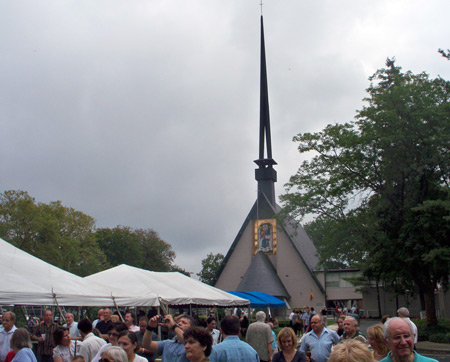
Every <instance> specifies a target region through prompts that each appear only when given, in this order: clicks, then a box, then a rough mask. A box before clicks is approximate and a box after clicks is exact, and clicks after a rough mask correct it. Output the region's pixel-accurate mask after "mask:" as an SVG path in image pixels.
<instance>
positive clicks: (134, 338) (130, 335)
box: [117, 329, 139, 352]
mask: <svg viewBox="0 0 450 362" xmlns="http://www.w3.org/2000/svg"><path fill="white" fill-rule="evenodd" d="M125 336H126V337H128V338H129V339H130V341H131V344H134V343H136V348H135V349H134V351H135V352H136V350H137V349H138V348H139V342H138V339H137V336H136V333H134V332H131V331H129V330H128V329H127V330H126V331H122V332H120V333H119V337H117V339H119V338H120V337H125Z"/></svg>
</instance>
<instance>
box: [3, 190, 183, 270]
mask: <svg viewBox="0 0 450 362" xmlns="http://www.w3.org/2000/svg"><path fill="white" fill-rule="evenodd" d="M0 237H2V238H4V239H5V240H7V241H8V242H10V243H12V244H13V245H15V246H17V247H18V248H20V249H22V250H24V251H26V252H28V253H30V254H32V255H34V256H36V257H38V258H40V259H42V260H45V261H46V262H48V263H50V264H53V265H55V266H58V267H60V268H62V269H64V270H67V271H70V272H72V273H75V274H78V275H80V276H86V275H90V274H93V273H96V272H99V271H101V270H104V269H107V268H109V267H110V266H116V265H120V264H129V265H132V266H136V267H138V268H143V269H148V270H153V271H179V272H182V273H184V274H186V275H190V274H189V273H188V272H187V271H185V270H184V269H182V268H180V267H179V266H177V265H175V264H174V260H175V256H176V254H175V252H174V251H173V250H172V247H171V245H170V244H169V243H167V242H165V241H164V240H162V239H161V238H160V237H159V235H158V233H157V232H156V231H154V230H152V229H147V230H144V229H131V228H129V227H124V226H117V227H115V228H113V229H109V228H101V229H98V230H96V229H95V220H94V218H92V217H91V216H88V215H86V214H84V213H82V212H80V211H76V210H74V209H73V208H70V207H65V206H63V205H62V204H61V202H60V201H55V202H50V203H49V204H44V203H37V202H36V200H35V199H34V198H33V197H31V196H30V195H29V194H28V193H27V192H25V191H5V192H4V193H2V194H0Z"/></svg>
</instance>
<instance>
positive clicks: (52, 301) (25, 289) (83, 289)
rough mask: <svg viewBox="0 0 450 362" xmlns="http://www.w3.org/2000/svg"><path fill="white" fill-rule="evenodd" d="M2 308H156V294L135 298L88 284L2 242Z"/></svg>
mask: <svg viewBox="0 0 450 362" xmlns="http://www.w3.org/2000/svg"><path fill="white" fill-rule="evenodd" d="M0 273H1V275H2V278H0V304H3V305H14V304H18V305H60V306H74V307H77V306H86V307H89V306H114V302H116V304H117V305H118V306H157V305H159V302H158V298H157V297H156V295H155V294H154V293H150V292H147V293H145V294H141V295H136V294H135V293H130V292H128V291H125V290H122V289H119V288H111V287H106V286H104V285H101V284H98V283H95V282H92V281H89V280H85V279H84V278H81V277H79V276H77V275H75V274H72V273H69V272H67V271H65V270H62V269H60V268H57V267H55V266H53V265H51V264H48V263H46V262H45V261H43V260H41V259H39V258H36V257H34V256H32V255H30V254H28V253H26V252H24V251H23V250H20V249H19V248H16V247H15V246H13V245H11V244H10V243H8V242H6V241H5V240H3V239H1V238H0Z"/></svg>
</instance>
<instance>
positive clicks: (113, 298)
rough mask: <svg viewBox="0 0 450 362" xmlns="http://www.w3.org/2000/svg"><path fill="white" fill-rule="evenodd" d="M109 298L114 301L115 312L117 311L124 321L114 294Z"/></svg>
mask: <svg viewBox="0 0 450 362" xmlns="http://www.w3.org/2000/svg"><path fill="white" fill-rule="evenodd" d="M111 298H112V300H113V302H114V306H115V307H116V310H117V313H119V318H120V320H121V321H122V322H124V323H125V321H124V320H123V317H122V313H120V310H119V306H118V305H117V302H116V298H115V297H114V295H111Z"/></svg>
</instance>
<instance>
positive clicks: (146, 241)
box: [95, 226, 181, 271]
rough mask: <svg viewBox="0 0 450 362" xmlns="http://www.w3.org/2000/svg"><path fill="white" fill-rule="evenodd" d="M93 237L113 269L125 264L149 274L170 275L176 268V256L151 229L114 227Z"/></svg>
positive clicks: (98, 231)
mask: <svg viewBox="0 0 450 362" xmlns="http://www.w3.org/2000/svg"><path fill="white" fill-rule="evenodd" d="M95 236H96V240H97V243H98V244H99V246H100V248H101V249H102V250H103V252H104V253H105V255H106V259H107V261H108V263H109V264H110V265H112V266H117V265H120V264H128V265H131V266H135V267H138V268H143V269H147V270H152V271H172V270H173V268H175V267H176V266H175V265H174V264H173V262H174V259H175V256H176V254H175V252H174V251H173V250H172V247H171V245H170V244H168V243H167V242H165V241H164V240H162V239H161V238H160V237H159V235H158V233H157V232H156V231H154V230H152V229H148V230H143V229H131V228H129V227H123V226H117V227H115V228H113V229H109V228H102V229H98V230H97V231H96V233H95ZM179 270H181V268H179V267H178V269H177V271H179Z"/></svg>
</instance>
